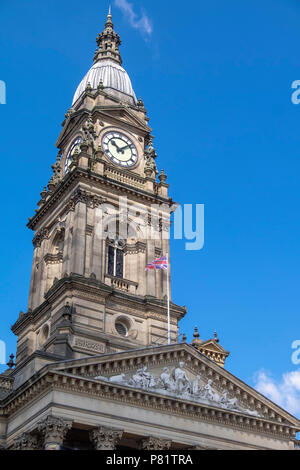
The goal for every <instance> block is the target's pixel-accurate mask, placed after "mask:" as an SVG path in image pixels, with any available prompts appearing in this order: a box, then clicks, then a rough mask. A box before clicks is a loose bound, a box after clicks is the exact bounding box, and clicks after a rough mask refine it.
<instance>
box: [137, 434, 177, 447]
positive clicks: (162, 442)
mask: <svg viewBox="0 0 300 470" xmlns="http://www.w3.org/2000/svg"><path fill="white" fill-rule="evenodd" d="M171 444H172V441H168V440H167V439H161V438H160V437H153V436H149V437H145V438H144V439H142V441H141V449H142V450H169V449H170V447H171Z"/></svg>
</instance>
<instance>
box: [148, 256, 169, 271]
mask: <svg viewBox="0 0 300 470" xmlns="http://www.w3.org/2000/svg"><path fill="white" fill-rule="evenodd" d="M148 269H168V261H167V257H166V256H161V257H160V258H156V259H154V260H153V261H152V262H151V263H148V264H147V266H146V268H145V271H148Z"/></svg>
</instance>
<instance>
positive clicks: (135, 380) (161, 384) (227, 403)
mask: <svg viewBox="0 0 300 470" xmlns="http://www.w3.org/2000/svg"><path fill="white" fill-rule="evenodd" d="M95 378H96V379H99V380H104V381H108V382H113V383H119V384H122V385H126V386H129V387H135V388H141V389H144V390H153V391H156V392H158V393H161V394H164V395H169V396H176V397H178V396H179V397H181V398H185V399H188V400H194V401H197V402H200V403H205V404H208V405H209V404H210V405H212V406H218V407H220V408H224V409H227V410H232V411H240V412H242V413H246V414H249V415H251V416H260V414H259V413H258V411H256V410H251V409H247V408H243V407H242V406H241V405H240V404H239V401H238V399H237V398H236V397H231V398H230V397H229V392H228V391H227V390H223V391H222V393H221V395H220V394H219V393H217V392H216V391H215V390H214V388H213V381H212V379H209V380H207V379H206V378H205V377H201V376H200V375H197V376H196V377H195V378H194V379H193V380H191V379H190V378H189V377H188V375H187V373H186V372H185V370H184V362H179V364H178V366H177V367H174V368H173V369H172V371H171V372H170V370H169V368H168V367H164V368H163V370H162V372H161V373H160V375H159V376H158V377H154V376H153V375H152V374H151V373H150V372H148V370H147V366H144V367H141V368H139V369H137V371H136V372H135V373H134V374H133V375H132V376H131V377H126V375H125V374H124V373H123V374H120V375H115V376H112V377H110V378H109V377H103V376H98V377H95ZM205 382H206V383H205Z"/></svg>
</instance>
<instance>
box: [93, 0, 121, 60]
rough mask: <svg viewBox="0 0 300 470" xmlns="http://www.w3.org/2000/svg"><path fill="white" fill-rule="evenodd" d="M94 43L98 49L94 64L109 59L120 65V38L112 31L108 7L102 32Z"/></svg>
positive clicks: (112, 26)
mask: <svg viewBox="0 0 300 470" xmlns="http://www.w3.org/2000/svg"><path fill="white" fill-rule="evenodd" d="M96 42H97V45H98V49H97V50H96V52H95V55H94V62H97V61H98V60H106V59H111V60H114V61H115V62H117V63H118V64H120V65H122V59H121V56H120V52H119V46H120V44H121V39H120V36H119V35H118V34H117V33H116V32H115V31H114V25H113V22H112V16H111V6H110V5H109V8H108V15H107V20H106V23H105V28H104V31H102V33H100V34H99V35H98V37H97V39H96Z"/></svg>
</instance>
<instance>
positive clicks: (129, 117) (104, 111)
mask: <svg viewBox="0 0 300 470" xmlns="http://www.w3.org/2000/svg"><path fill="white" fill-rule="evenodd" d="M94 112H95V113H96V115H97V116H99V117H100V118H102V119H103V120H107V121H111V120H116V122H122V123H124V124H127V125H129V126H132V127H134V128H136V129H141V130H143V131H144V132H146V133H149V132H151V128H150V127H149V126H148V125H147V124H146V123H145V121H144V120H142V119H140V118H139V117H138V116H137V115H136V114H135V113H134V112H133V111H132V110H131V109H130V108H126V107H123V106H112V107H105V108H97V107H96V108H95V111H94Z"/></svg>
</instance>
